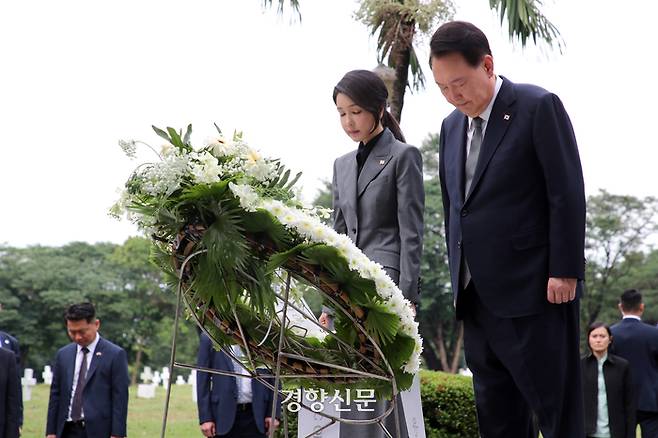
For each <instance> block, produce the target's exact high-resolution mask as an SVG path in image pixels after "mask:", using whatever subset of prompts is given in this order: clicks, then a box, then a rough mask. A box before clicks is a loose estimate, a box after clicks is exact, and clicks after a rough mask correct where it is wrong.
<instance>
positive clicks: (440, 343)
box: [434, 324, 450, 372]
mask: <svg viewBox="0 0 658 438" xmlns="http://www.w3.org/2000/svg"><path fill="white" fill-rule="evenodd" d="M434 344H435V345H436V348H437V349H438V350H439V351H438V356H439V361H440V362H441V370H443V371H446V372H447V371H448V370H449V369H450V368H449V366H448V354H447V352H446V343H445V338H444V336H443V326H442V325H441V324H439V327H438V328H437V329H436V337H435V338H434Z"/></svg>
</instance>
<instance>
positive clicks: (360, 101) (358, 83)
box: [334, 70, 405, 143]
mask: <svg viewBox="0 0 658 438" xmlns="http://www.w3.org/2000/svg"><path fill="white" fill-rule="evenodd" d="M338 93H343V94H344V95H346V96H347V97H349V98H350V99H352V101H353V102H354V103H355V104H357V105H359V106H360V107H361V108H363V109H364V110H365V111H367V112H369V113H370V114H372V116H373V117H374V119H375V122H381V124H382V126H383V127H384V128H388V129H390V130H391V132H392V133H393V135H394V136H395V138H397V139H398V140H400V141H401V142H403V143H405V139H404V135H403V134H402V130H401V129H400V125H399V124H398V122H397V120H395V118H394V117H393V116H392V115H391V113H389V112H388V110H387V109H386V100H387V99H388V90H387V89H386V84H384V81H382V79H381V78H380V77H379V76H377V75H376V74H375V73H373V72H371V71H369V70H352V71H350V72H347V73H346V74H345V76H343V79H341V80H340V82H338V84H336V86H335V87H334V103H336V96H337V95H338ZM382 111H383V115H382V116H380V114H382ZM377 125H378V123H376V124H375V126H374V127H373V128H372V130H373V131H374V130H375V129H376V128H377ZM371 132H372V131H371Z"/></svg>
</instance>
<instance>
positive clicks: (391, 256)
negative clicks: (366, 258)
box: [372, 249, 400, 272]
mask: <svg viewBox="0 0 658 438" xmlns="http://www.w3.org/2000/svg"><path fill="white" fill-rule="evenodd" d="M372 259H373V260H374V261H375V262H377V263H379V264H380V265H382V266H385V267H387V268H392V269H395V270H396V271H398V272H399V271H400V254H399V253H397V252H395V251H387V250H385V249H376V250H374V251H373V255H372Z"/></svg>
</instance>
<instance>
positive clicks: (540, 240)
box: [512, 231, 548, 250]
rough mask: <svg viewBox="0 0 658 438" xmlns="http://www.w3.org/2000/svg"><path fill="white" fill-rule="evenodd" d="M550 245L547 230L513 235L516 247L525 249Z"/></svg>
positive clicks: (513, 244)
mask: <svg viewBox="0 0 658 438" xmlns="http://www.w3.org/2000/svg"><path fill="white" fill-rule="evenodd" d="M546 245H548V234H547V233H546V232H545V231H534V232H531V233H523V234H517V235H516V236H514V237H512V246H513V247H514V249H518V250H524V249H530V248H536V247H538V246H546Z"/></svg>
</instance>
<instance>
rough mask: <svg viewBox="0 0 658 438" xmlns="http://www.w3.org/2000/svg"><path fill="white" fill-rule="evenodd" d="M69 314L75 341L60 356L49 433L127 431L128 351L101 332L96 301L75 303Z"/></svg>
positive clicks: (93, 435)
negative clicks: (102, 335)
mask: <svg viewBox="0 0 658 438" xmlns="http://www.w3.org/2000/svg"><path fill="white" fill-rule="evenodd" d="M65 319H66V329H67V331H68V334H69V337H70V338H71V340H72V341H73V343H71V344H69V345H67V346H65V347H63V348H61V349H60V350H59V351H58V352H57V355H56V356H55V362H54V369H53V383H52V385H51V387H50V401H49V402H48V422H47V425H46V438H101V437H112V438H115V437H125V436H126V435H127V434H126V417H127V413H128V386H129V384H130V381H129V378H128V361H127V358H126V352H125V351H124V350H123V349H122V348H121V347H118V346H116V345H114V344H113V343H111V342H110V341H108V340H107V339H104V338H101V337H100V335H99V334H98V328H99V327H100V321H99V320H98V319H97V318H96V310H95V309H94V306H93V305H92V304H91V303H81V304H74V305H72V306H71V307H69V308H68V310H67V311H66V315H65Z"/></svg>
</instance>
